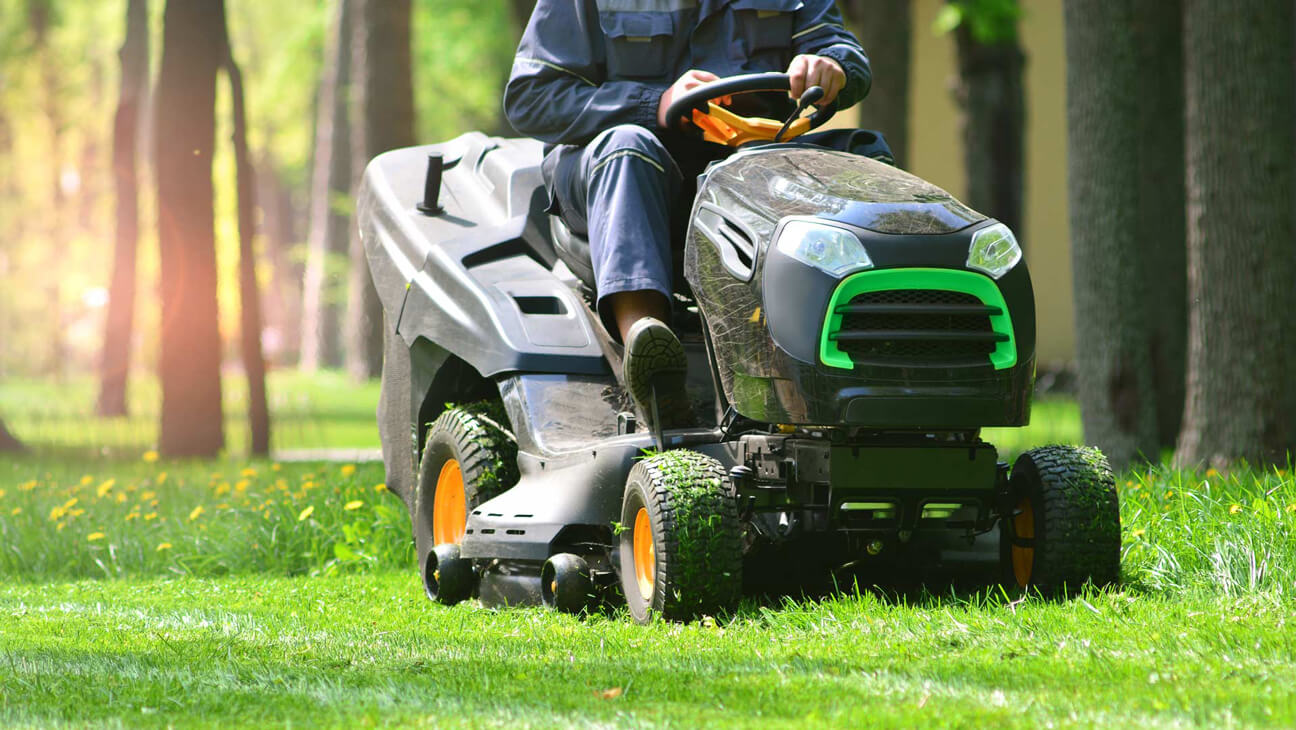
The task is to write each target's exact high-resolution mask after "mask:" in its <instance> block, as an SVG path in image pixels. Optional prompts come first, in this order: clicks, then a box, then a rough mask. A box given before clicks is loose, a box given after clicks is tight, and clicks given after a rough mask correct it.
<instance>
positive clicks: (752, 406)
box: [685, 144, 1035, 430]
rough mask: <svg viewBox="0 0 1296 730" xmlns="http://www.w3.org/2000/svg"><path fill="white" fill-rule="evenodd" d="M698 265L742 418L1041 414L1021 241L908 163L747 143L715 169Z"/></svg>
mask: <svg viewBox="0 0 1296 730" xmlns="http://www.w3.org/2000/svg"><path fill="white" fill-rule="evenodd" d="M685 276H686V278H687V279H688V282H689V284H690V286H691V288H692V290H693V294H694V296H695V297H696V299H697V302H698V307H699V309H700V310H701V312H702V314H703V317H704V321H705V322H706V324H707V326H708V329H709V335H710V341H711V345H712V348H713V355H714V358H715V362H716V366H717V368H716V369H717V371H718V375H719V380H720V383H721V387H722V389H723V392H724V396H725V398H726V399H727V400H728V402H729V403H730V404H732V405H733V407H734V408H735V409H736V410H737V411H738V413H739V414H741V415H743V416H746V417H748V418H751V419H753V420H756V421H761V422H765V423H785V424H800V425H813V424H821V425H829V424H841V425H850V426H861V427H866V428H876V429H879V430H886V429H911V428H931V429H963V428H966V429H976V428H979V427H981V426H1018V425H1024V424H1025V423H1026V422H1027V421H1028V420H1029V411H1030V394H1031V390H1032V386H1033V381H1034V373H1035V311H1034V295H1033V293H1032V291H1031V283H1030V275H1029V273H1028V271H1027V269H1026V265H1025V263H1024V262H1022V261H1021V250H1020V248H1019V247H1018V245H1017V242H1016V240H1015V238H1013V235H1012V233H1011V232H1010V231H1008V229H1007V228H1006V227H1005V226H1003V225H1002V224H1000V223H998V222H997V221H994V220H993V219H988V218H986V217H985V216H983V215H981V214H979V213H977V212H975V211H973V210H971V209H970V208H968V207H966V206H965V205H963V204H962V203H960V202H959V201H958V200H956V199H954V198H953V197H952V196H950V195H949V194H948V193H946V192H945V191H944V190H941V189H940V188H937V187H935V186H933V185H931V184H929V183H927V182H924V181H923V180H921V179H919V178H917V177H914V176H913V175H910V174H908V173H906V172H904V171H902V170H899V169H897V168H894V167H891V166H889V165H886V164H884V163H881V162H877V161H875V160H872V159H869V158H865V157H860V156H856V155H851V154H847V153H843V152H836V151H831V150H826V149H822V148H817V147H810V146H806V145H800V144H771V145H762V146H755V147H748V148H744V149H743V150H740V151H739V152H737V153H736V154H734V155H732V156H731V157H728V158H727V159H725V160H723V161H720V162H717V163H715V164H713V165H712V166H711V167H710V168H709V169H708V170H707V171H706V172H705V173H704V174H703V175H702V176H701V178H700V179H699V192H698V196H697V199H696V202H695V203H694V208H693V215H692V219H691V225H690V229H689V234H688V239H687V245H686V249H685Z"/></svg>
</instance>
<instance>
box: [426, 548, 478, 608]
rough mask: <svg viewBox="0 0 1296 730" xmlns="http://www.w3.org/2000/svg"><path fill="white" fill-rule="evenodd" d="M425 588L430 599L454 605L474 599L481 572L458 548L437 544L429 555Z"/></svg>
mask: <svg viewBox="0 0 1296 730" xmlns="http://www.w3.org/2000/svg"><path fill="white" fill-rule="evenodd" d="M423 587H424V588H425V589H426V590H427V595H428V598H431V599H432V600H434V601H437V602H438V603H443V604H445V605H447V606H453V605H455V604H456V603H458V602H460V601H462V600H465V599H467V598H472V595H473V593H474V592H475V591H476V590H477V571H476V570H474V569H473V564H472V561H471V560H468V559H466V558H461V557H459V546H458V545H454V544H450V543H447V544H444V545H437V546H436V547H435V548H433V549H432V552H430V553H428V556H427V563H426V568H425V573H424V575H423Z"/></svg>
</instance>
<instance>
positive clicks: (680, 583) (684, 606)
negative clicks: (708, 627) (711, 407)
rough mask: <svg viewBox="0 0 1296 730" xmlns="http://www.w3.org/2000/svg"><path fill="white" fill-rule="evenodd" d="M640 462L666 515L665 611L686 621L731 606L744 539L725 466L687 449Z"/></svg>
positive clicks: (663, 557)
mask: <svg viewBox="0 0 1296 730" xmlns="http://www.w3.org/2000/svg"><path fill="white" fill-rule="evenodd" d="M637 466H638V467H639V468H641V469H643V470H644V471H646V472H647V476H648V477H649V483H650V484H652V485H653V494H652V499H653V500H654V501H656V502H657V504H658V509H659V513H660V514H661V515H662V536H663V540H662V542H663V545H662V550H661V551H660V552H659V553H658V554H657V560H658V561H659V562H660V563H662V565H661V566H660V567H659V569H660V570H661V571H662V575H663V576H664V589H665V590H664V591H663V593H664V595H663V596H662V607H661V611H662V614H663V616H664V617H665V618H667V619H670V620H675V621H687V620H689V619H692V618H696V617H698V616H701V615H702V614H709V613H716V612H718V611H721V610H728V609H730V608H732V607H733V606H734V605H735V604H736V603H737V602H738V599H739V598H740V597H741V594H742V539H741V535H740V531H739V525H738V510H737V506H736V504H735V501H734V497H733V494H732V493H731V492H730V490H729V489H728V488H727V486H726V484H725V473H724V469H723V467H721V466H720V464H719V463H718V462H717V461H715V460H714V459H712V458H710V457H708V456H705V455H703V454H699V453H697V452H694V451H684V450H678V451H668V452H665V453H660V454H656V455H653V456H650V457H648V458H646V459H644V460H643V461H641V462H639V464H638V465H637Z"/></svg>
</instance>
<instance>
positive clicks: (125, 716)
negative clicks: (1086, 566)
mask: <svg viewBox="0 0 1296 730" xmlns="http://www.w3.org/2000/svg"><path fill="white" fill-rule="evenodd" d="M1293 621H1296V606H1294V605H1293V603H1292V601H1291V600H1289V599H1288V598H1286V597H1284V596H1280V595H1275V594H1273V593H1258V594H1252V595H1249V596H1246V597H1244V598H1193V599H1180V598H1177V597H1173V596H1161V597H1146V596H1142V595H1139V594H1136V593H1128V592H1126V593H1121V592H1108V593H1092V594H1088V595H1086V596H1085V597H1084V598H1083V599H1082V600H1075V601H1071V602H1056V603H1054V602H1045V601H1040V600H1036V599H1029V600H1026V601H1023V602H1016V603H1010V602H1009V601H1007V600H1006V599H1004V598H1001V597H997V596H995V595H994V594H980V595H978V596H974V597H972V598H971V599H968V598H957V599H956V598H935V597H927V598H924V599H922V600H919V601H916V602H913V603H909V604H904V603H895V602H889V601H885V600H882V599H880V598H878V597H875V596H873V595H871V594H864V595H859V596H846V597H841V598H837V599H832V600H828V601H825V602H822V603H788V604H787V605H783V606H779V607H777V608H770V607H760V606H756V605H751V604H749V605H747V606H746V607H744V608H743V609H742V610H741V611H740V612H739V613H738V615H737V616H735V617H732V618H731V619H728V620H725V621H721V622H719V624H718V625H712V624H711V623H710V622H705V623H698V624H693V625H689V626H678V625H668V624H657V625H654V626H651V627H647V628H644V627H639V626H637V625H634V624H632V623H630V622H629V621H628V620H626V619H625V617H623V616H613V617H611V618H606V617H599V616H596V617H593V618H590V619H586V620H578V619H574V618H571V617H568V616H563V615H557V614H553V613H549V612H545V611H541V610H537V609H515V610H510V611H501V612H495V611H488V610H485V609H481V608H478V607H474V606H471V605H461V606H458V607H455V608H453V609H447V608H441V607H437V606H434V605H432V604H430V603H428V602H427V600H426V599H425V598H424V597H423V596H422V594H421V590H420V589H419V587H418V585H417V582H416V581H415V580H414V578H413V576H412V575H408V574H403V573H402V574H392V573H376V574H371V575H364V576H351V577H336V576H335V577H322V578H271V577H264V576H249V577H226V578H213V579H192V578H185V579H177V580H171V581H158V580H147V581H108V582H103V581H101V582H79V583H61V584H53V585H45V586H35V585H18V586H8V587H6V588H3V589H0V652H2V653H0V663H3V664H7V665H8V667H7V671H5V672H0V694H2V695H3V696H4V698H5V700H4V702H3V703H2V704H0V724H3V725H6V726H27V725H32V726H36V725H39V726H60V725H62V726H78V727H83V726H87V725H90V726H95V725H115V724H125V725H130V726H139V727H164V726H168V725H177V726H184V727H228V726H232V725H240V726H244V725H246V726H279V727H283V726H286V725H293V726H310V727H316V726H319V727H355V726H428V727H474V728H479V727H483V726H484V727H504V726H507V727H552V726H585V727H588V726H606V725H612V724H615V725H617V726H618V727H641V726H661V725H672V726H681V727H699V726H711V725H718V724H723V725H724V726H738V727H806V726H815V727H817V726H839V727H844V726H852V727H914V726H951V727H970V726H974V725H975V726H983V727H1040V726H1043V725H1045V724H1048V723H1051V724H1053V725H1054V726H1058V727H1083V726H1097V725H1103V726H1138V727H1185V726H1187V727H1221V726H1230V725H1232V726H1291V725H1292V724H1296V690H1294V689H1293V688H1296V660H1294V659H1293V657H1296V632H1294V631H1293V629H1292V624H1293Z"/></svg>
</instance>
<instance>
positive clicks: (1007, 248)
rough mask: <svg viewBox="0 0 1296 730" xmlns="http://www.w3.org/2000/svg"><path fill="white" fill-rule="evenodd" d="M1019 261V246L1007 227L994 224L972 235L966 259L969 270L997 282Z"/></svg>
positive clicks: (1020, 251) (1020, 258)
mask: <svg viewBox="0 0 1296 730" xmlns="http://www.w3.org/2000/svg"><path fill="white" fill-rule="evenodd" d="M1021 260H1022V250H1021V245H1020V244H1018V243H1017V237H1016V236H1014V235H1013V232H1012V230H1011V229H1010V228H1008V226H1006V225H1004V224H1002V223H995V224H994V225H990V226H986V227H985V228H982V229H981V230H979V231H977V232H976V233H974V234H972V243H971V244H970V245H969V246H968V257H967V267H968V268H969V269H974V270H976V271H980V272H981V273H983V274H985V275H987V276H989V277H990V278H991V279H995V280H998V279H1002V278H1003V276H1004V274H1007V273H1008V272H1009V271H1012V269H1013V267H1014V266H1016V265H1017V264H1018V263H1019V262H1020V261H1021Z"/></svg>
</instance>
